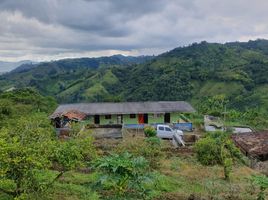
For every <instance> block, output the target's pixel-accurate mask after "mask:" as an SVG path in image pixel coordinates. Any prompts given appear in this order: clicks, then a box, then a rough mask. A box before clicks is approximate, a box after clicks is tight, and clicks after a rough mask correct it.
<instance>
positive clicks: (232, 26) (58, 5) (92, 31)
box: [0, 0, 268, 60]
mask: <svg viewBox="0 0 268 200" xmlns="http://www.w3.org/2000/svg"><path fill="white" fill-rule="evenodd" d="M267 7H268V2H267V1H266V0H256V1H251V0H235V1H234V0H225V1H220V0H19V1H18V0H0V18H1V20H0V60H1V59H2V60H3V59H10V60H12V59H14V60H18V59H21V58H23V59H27V58H28V57H29V58H34V57H35V55H38V56H37V57H38V58H40V57H42V56H43V57H45V58H49V57H51V59H55V58H57V56H58V55H61V56H64V55H66V56H72V55H79V54H81V55H85V54H86V53H89V54H90V55H93V54H94V53H95V54H96V55H99V54H100V53H99V52H107V51H111V52H112V51H122V52H126V53H128V54H139V53H146V49H147V52H148V53H159V52H161V51H162V50H163V49H171V48H174V47H177V46H180V45H187V44H189V43H192V42H198V41H201V40H208V41H212V42H226V41H234V40H245V39H247V38H248V39H255V38H258V37H268V25H267V19H268V13H267V12H266V9H267Z"/></svg>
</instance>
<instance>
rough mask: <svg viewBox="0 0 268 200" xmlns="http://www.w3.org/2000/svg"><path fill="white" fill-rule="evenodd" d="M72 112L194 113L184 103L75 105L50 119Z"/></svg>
mask: <svg viewBox="0 0 268 200" xmlns="http://www.w3.org/2000/svg"><path fill="white" fill-rule="evenodd" d="M74 110H75V111H78V112H82V113H85V114H87V115H105V114H131V113H135V114H138V113H167V112H195V110H194V108H193V107H192V106H191V105H190V104H189V103H187V102H185V101H156V102H149V101H148V102H123V103H76V104H63V105H60V106H59V107H58V108H57V109H56V110H55V112H54V113H53V114H52V115H51V118H55V117H57V116H59V115H62V113H66V112H68V111H74Z"/></svg>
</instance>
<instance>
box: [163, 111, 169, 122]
mask: <svg viewBox="0 0 268 200" xmlns="http://www.w3.org/2000/svg"><path fill="white" fill-rule="evenodd" d="M164 123H170V113H165V115H164Z"/></svg>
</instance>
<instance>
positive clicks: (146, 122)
mask: <svg viewBox="0 0 268 200" xmlns="http://www.w3.org/2000/svg"><path fill="white" fill-rule="evenodd" d="M143 118H144V123H145V124H148V114H144V115H143Z"/></svg>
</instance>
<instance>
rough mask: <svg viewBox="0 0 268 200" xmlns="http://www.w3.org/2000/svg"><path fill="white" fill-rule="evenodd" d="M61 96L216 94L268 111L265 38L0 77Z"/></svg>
mask: <svg viewBox="0 0 268 200" xmlns="http://www.w3.org/2000/svg"><path fill="white" fill-rule="evenodd" d="M0 85H1V89H2V90H5V89H8V88H10V87H12V86H15V87H25V86H30V87H34V88H36V89H38V90H39V91H40V92H41V93H42V94H44V95H52V96H55V97H56V98H57V100H58V101H59V102H81V101H82V102H83V101H87V102H92V101H144V100H188V101H191V102H192V103H193V104H194V105H195V106H196V107H197V108H198V109H201V110H202V109H203V110H205V109H206V108H205V107H204V103H203V102H206V103H207V102H209V101H208V99H214V100H215V99H220V101H222V102H224V103H225V104H226V106H227V109H235V110H237V111H243V112H245V111H248V110H250V109H254V110H255V111H256V110H257V111H258V113H266V112H267V111H268V96H267V94H268V41H267V40H256V41H249V42H243V43H240V42H233V43H226V44H218V43H207V42H201V43H199V44H197V43H194V44H192V45H190V46H187V47H179V48H176V49H173V50H171V51H169V52H166V53H164V54H161V55H159V56H157V57H138V58H135V57H131V59H130V58H129V57H123V56H113V57H103V58H95V59H90V58H82V59H69V60H61V61H57V62H50V63H41V64H39V65H37V66H35V67H33V68H28V69H27V70H25V71H23V70H22V71H19V72H16V71H14V72H11V73H9V74H6V75H3V76H2V77H1V78H0Z"/></svg>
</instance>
